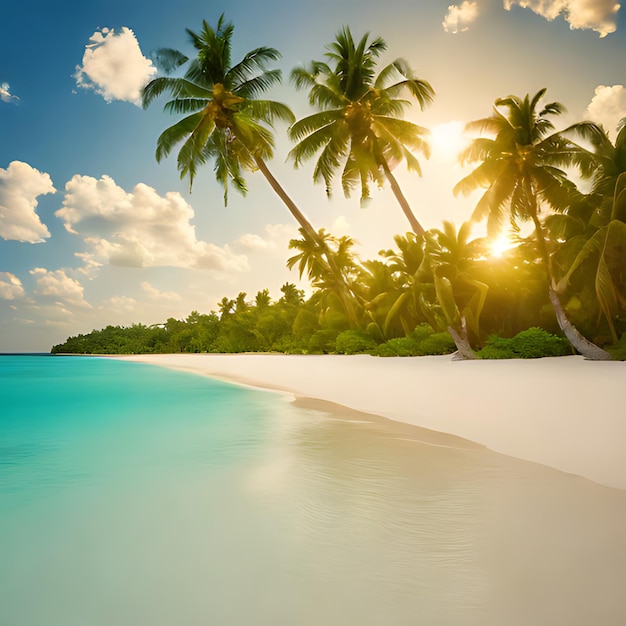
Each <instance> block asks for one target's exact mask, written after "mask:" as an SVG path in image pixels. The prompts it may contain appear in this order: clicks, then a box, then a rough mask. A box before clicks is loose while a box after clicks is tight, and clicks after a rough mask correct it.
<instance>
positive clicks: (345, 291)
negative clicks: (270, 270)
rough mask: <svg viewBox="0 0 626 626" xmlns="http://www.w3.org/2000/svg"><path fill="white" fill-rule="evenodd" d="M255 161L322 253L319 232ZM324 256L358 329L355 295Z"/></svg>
mask: <svg viewBox="0 0 626 626" xmlns="http://www.w3.org/2000/svg"><path fill="white" fill-rule="evenodd" d="M254 160H255V162H256V165H257V167H258V168H259V170H260V172H261V173H262V174H263V176H265V180H267V182H268V183H269V184H270V187H271V188H272V189H273V190H274V191H275V192H276V195H278V197H279V198H280V199H281V200H282V201H283V203H284V204H285V206H286V207H287V208H288V209H289V211H290V213H291V214H292V215H293V216H294V217H295V218H296V221H297V222H298V224H300V228H301V229H302V231H303V233H304V234H305V235H306V236H307V237H309V238H310V239H311V240H313V241H314V242H316V243H317V244H318V246H319V249H320V252H321V251H322V250H323V248H324V246H323V241H322V240H321V238H320V236H319V235H318V233H317V231H316V230H315V229H314V228H313V226H312V225H311V222H309V220H307V218H306V217H305V216H304V213H302V211H300V209H299V208H298V207H297V206H296V203H295V202H294V201H293V200H292V199H291V198H290V197H289V195H288V194H287V192H286V191H285V190H284V189H283V187H282V185H281V184H280V183H279V182H278V180H276V178H275V177H274V175H273V174H272V172H270V170H269V168H268V167H267V163H265V161H264V160H263V159H262V158H261V157H260V156H258V155H256V154H255V155H254ZM324 256H325V257H326V262H327V263H328V267H329V268H330V271H331V273H332V274H333V275H334V277H335V279H336V281H337V282H338V283H339V285H341V288H340V289H339V290H338V294H337V295H338V297H339V300H340V302H341V303H342V306H343V308H344V311H345V313H346V316H347V318H348V321H349V323H350V325H351V326H352V327H353V328H357V327H358V325H359V324H358V317H357V314H356V311H355V310H354V303H353V302H352V299H353V298H354V294H353V293H352V290H351V289H350V287H349V286H348V284H347V283H346V281H345V278H344V276H343V274H342V273H341V271H340V270H339V268H338V267H337V264H336V263H335V259H334V258H333V256H332V254H325V255H324Z"/></svg>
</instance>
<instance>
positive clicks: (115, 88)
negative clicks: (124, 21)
mask: <svg viewBox="0 0 626 626" xmlns="http://www.w3.org/2000/svg"><path fill="white" fill-rule="evenodd" d="M89 41H90V42H92V43H89V44H87V45H86V46H85V54H84V55H83V64H82V66H76V74H74V78H76V84H77V85H78V86H79V87H82V88H84V89H93V90H94V91H95V92H96V93H97V94H99V95H101V96H102V97H103V98H104V99H105V100H106V101H107V102H111V101H112V100H123V101H125V102H132V103H133V104H136V105H139V104H140V103H141V90H142V89H143V87H144V86H145V85H146V84H147V83H148V82H149V81H150V80H151V79H152V78H153V77H154V76H155V74H156V72H157V70H156V67H155V66H154V65H153V64H152V61H151V60H150V59H147V58H146V57H144V56H143V54H142V52H141V49H140V48H139V43H138V42H137V38H136V37H135V33H133V31H132V30H130V28H127V27H123V28H122V31H121V32H120V33H116V32H115V31H114V30H113V29H109V28H103V29H102V30H97V31H96V32H95V33H94V34H93V35H92V36H91V37H90V38H89Z"/></svg>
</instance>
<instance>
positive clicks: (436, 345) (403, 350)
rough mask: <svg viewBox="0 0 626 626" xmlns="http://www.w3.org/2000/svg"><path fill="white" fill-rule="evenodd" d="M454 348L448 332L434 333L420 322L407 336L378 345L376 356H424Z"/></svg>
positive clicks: (453, 349) (445, 352)
mask: <svg viewBox="0 0 626 626" xmlns="http://www.w3.org/2000/svg"><path fill="white" fill-rule="evenodd" d="M455 350H456V346H455V345H454V340H453V339H452V337H451V336H450V334H449V333H436V332H435V331H434V330H433V329H432V328H431V326H430V325H429V324H420V325H419V326H417V327H416V328H415V330H414V331H413V332H412V333H411V334H410V335H409V336H408V337H396V338H394V339H390V340H389V341H387V342H386V343H383V344H381V345H380V346H378V349H377V350H376V352H375V354H376V355H377V356H426V355H431V354H450V353H451V352H454V351H455Z"/></svg>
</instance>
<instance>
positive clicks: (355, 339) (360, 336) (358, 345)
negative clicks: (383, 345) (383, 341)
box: [335, 330, 378, 354]
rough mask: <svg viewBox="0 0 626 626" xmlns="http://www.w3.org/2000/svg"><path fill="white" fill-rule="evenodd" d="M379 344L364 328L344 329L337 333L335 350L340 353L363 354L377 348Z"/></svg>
mask: <svg viewBox="0 0 626 626" xmlns="http://www.w3.org/2000/svg"><path fill="white" fill-rule="evenodd" d="M377 346H378V344H377V343H376V342H375V341H374V340H373V339H372V338H371V337H370V336H369V335H368V334H367V333H365V332H363V331H362V330H344V331H343V332H341V333H339V335H337V339H336V341H335V351H336V352H338V353H339V354H363V353H369V352H372V351H373V350H375V349H376V347H377Z"/></svg>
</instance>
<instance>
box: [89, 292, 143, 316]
mask: <svg viewBox="0 0 626 626" xmlns="http://www.w3.org/2000/svg"><path fill="white" fill-rule="evenodd" d="M98 308H99V309H102V310H103V311H106V312H107V315H109V314H111V313H117V314H120V313H134V312H136V310H137V300H135V299H134V298H129V297H128V296H113V297H112V298H109V299H108V300H105V301H104V302H103V303H102V304H101V305H100V306H99V307H98Z"/></svg>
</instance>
